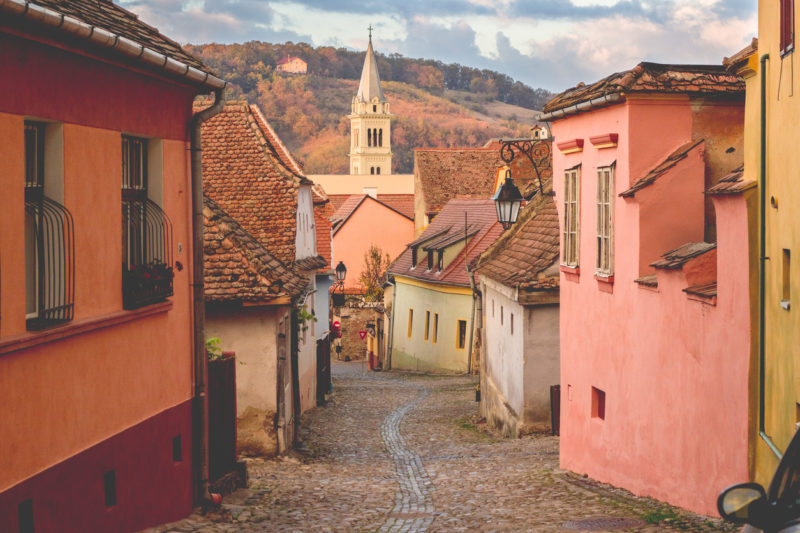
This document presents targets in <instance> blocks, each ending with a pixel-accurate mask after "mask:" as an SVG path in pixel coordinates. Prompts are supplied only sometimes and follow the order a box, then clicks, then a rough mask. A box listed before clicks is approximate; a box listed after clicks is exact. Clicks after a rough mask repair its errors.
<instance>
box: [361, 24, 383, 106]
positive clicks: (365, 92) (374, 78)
mask: <svg viewBox="0 0 800 533" xmlns="http://www.w3.org/2000/svg"><path fill="white" fill-rule="evenodd" d="M376 96H377V97H378V101H379V102H385V101H386V97H385V96H383V89H381V77H380V75H379V74H378V61H377V59H376V58H375V51H374V50H373V49H372V26H370V28H369V46H367V55H366V57H365V58H364V69H363V70H362V71H361V83H360V84H359V86H358V92H357V93H356V100H358V101H360V102H372V99H373V98H375V97H376Z"/></svg>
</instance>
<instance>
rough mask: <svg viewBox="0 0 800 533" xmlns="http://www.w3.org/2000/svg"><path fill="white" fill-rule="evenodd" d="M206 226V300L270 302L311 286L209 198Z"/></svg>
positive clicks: (204, 221)
mask: <svg viewBox="0 0 800 533" xmlns="http://www.w3.org/2000/svg"><path fill="white" fill-rule="evenodd" d="M203 223H204V226H205V231H204V234H203V250H204V252H205V255H204V265H205V269H204V280H205V299H206V301H209V302H232V301H243V302H262V303H268V302H270V301H273V300H275V299H278V298H285V297H289V298H294V297H296V296H298V295H299V294H300V293H301V292H302V291H303V290H304V289H305V288H306V286H307V285H308V280H307V279H305V278H304V277H302V276H300V275H299V274H298V273H296V272H294V271H293V270H292V269H291V268H289V267H287V266H286V265H284V264H283V263H281V262H280V261H279V260H278V259H276V258H275V257H274V256H273V255H272V254H270V253H269V252H268V251H267V249H266V248H264V247H263V246H262V245H261V243H259V242H258V241H257V240H256V239H255V238H254V237H253V236H252V235H250V234H249V233H247V232H246V231H245V230H244V229H242V227H241V226H240V225H239V223H238V222H236V221H235V220H234V219H232V218H231V217H230V216H229V215H228V214H227V213H226V212H225V211H224V210H223V209H222V208H221V207H220V206H219V205H218V204H217V203H216V202H214V201H213V200H211V199H210V198H208V197H206V198H204V201H203Z"/></svg>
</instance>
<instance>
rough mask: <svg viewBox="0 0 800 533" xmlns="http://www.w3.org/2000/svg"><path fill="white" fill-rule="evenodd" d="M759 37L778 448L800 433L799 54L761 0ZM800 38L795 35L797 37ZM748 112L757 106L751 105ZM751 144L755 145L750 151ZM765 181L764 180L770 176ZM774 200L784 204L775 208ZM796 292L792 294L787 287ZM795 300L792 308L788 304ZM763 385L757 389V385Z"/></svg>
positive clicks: (771, 414) (764, 476)
mask: <svg viewBox="0 0 800 533" xmlns="http://www.w3.org/2000/svg"><path fill="white" fill-rule="evenodd" d="M794 9H795V13H794V17H795V20H797V17H798V16H800V4H797V3H795V5H794ZM758 20H759V28H758V29H759V43H758V54H757V58H756V60H757V59H758V58H759V57H761V56H763V55H764V54H769V60H768V61H767V63H766V68H765V70H764V71H762V70H761V67H760V65H759V64H758V63H757V62H756V61H753V65H752V66H753V68H754V69H756V70H757V71H759V72H758V75H757V76H755V77H753V78H752V82H749V83H748V86H747V90H748V93H749V92H750V91H751V90H753V91H754V92H753V95H754V97H753V98H752V99H750V95H748V106H749V107H750V109H753V108H755V110H754V111H752V113H753V115H754V116H753V120H752V121H751V122H750V123H748V125H747V127H748V139H747V143H748V144H749V146H750V147H752V150H753V151H754V152H755V161H756V162H755V165H754V166H752V167H750V169H752V170H748V172H749V173H750V176H751V177H756V176H757V173H758V168H759V167H758V165H759V164H760V157H759V149H760V138H759V135H760V121H758V119H760V100H757V99H756V96H755V95H759V96H760V85H759V84H760V78H761V76H764V77H765V78H766V95H765V98H766V101H767V116H766V120H765V122H766V135H767V148H766V165H767V168H766V197H767V208H766V219H767V220H766V255H767V257H770V260H769V261H767V262H766V266H765V268H766V277H765V283H766V291H765V307H764V317H765V328H766V329H765V339H764V340H765V360H766V367H765V409H766V416H765V420H764V425H765V433H766V434H767V435H769V436H770V437H771V438H772V440H773V441H774V442H775V444H776V446H777V447H778V448H779V449H781V450H785V449H786V446H787V445H788V443H789V441H790V440H791V437H792V436H793V434H794V428H795V423H796V422H798V421H800V420H799V419H800V415H799V414H798V413H800V409H798V407H797V406H798V405H800V356H798V350H797V346H798V345H800V315H799V314H798V311H800V309H798V302H797V295H798V294H800V289H798V287H800V268H798V267H799V266H800V215H798V213H797V209H796V208H795V206H797V205H800V189H798V187H797V168H798V166H800V153H798V150H797V142H796V139H797V135H798V133H799V132H800V102H798V99H797V98H798V97H797V96H796V94H795V92H794V91H793V89H792V88H793V87H796V86H797V80H798V76H797V75H795V71H796V70H797V69H796V66H795V63H796V62H797V60H798V59H797V57H796V56H797V53H796V52H794V53H790V54H786V55H784V56H783V57H781V53H780V40H779V33H778V28H779V27H780V26H779V20H780V16H779V6H778V4H775V5H772V4H771V3H769V2H763V1H762V2H759V9H758ZM795 42H796V41H795ZM748 113H750V111H749V110H748ZM748 150H750V149H748ZM761 186H764V183H763V181H762V182H761ZM772 198H774V199H775V201H776V205H777V207H772V204H771V199H772ZM784 250H787V251H788V253H789V256H790V261H789V263H790V265H789V272H788V284H784V281H783V256H784V254H785V253H786V252H784ZM786 289H788V290H789V297H788V299H787V298H786V297H785V294H784V291H785V290H786ZM782 300H788V303H789V309H788V310H787V309H784V306H781V301H782ZM756 390H757V389H756ZM756 454H757V455H756V464H757V470H756V474H757V475H756V479H757V480H758V481H760V482H762V483H764V482H767V481H768V480H769V478H770V476H771V475H772V472H773V471H774V469H775V467H776V466H777V462H778V460H777V457H775V456H774V455H773V454H772V452H771V451H770V450H769V449H768V448H767V446H766V444H765V443H764V442H763V441H762V440H761V439H758V440H757V448H756Z"/></svg>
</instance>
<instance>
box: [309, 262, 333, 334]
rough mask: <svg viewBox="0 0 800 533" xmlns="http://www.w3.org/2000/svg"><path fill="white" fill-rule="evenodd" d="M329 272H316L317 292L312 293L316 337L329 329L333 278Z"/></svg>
mask: <svg viewBox="0 0 800 533" xmlns="http://www.w3.org/2000/svg"><path fill="white" fill-rule="evenodd" d="M331 277H332V276H331V275H329V274H317V292H316V293H315V294H314V315H315V316H316V317H317V323H316V325H315V328H316V338H317V339H321V338H322V336H323V335H324V334H325V332H326V331H328V330H330V323H329V322H330V318H329V317H330V302H331V296H330V295H331V293H330V290H331V287H332V286H333V280H332V279H331Z"/></svg>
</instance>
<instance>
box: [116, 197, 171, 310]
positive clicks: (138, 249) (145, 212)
mask: <svg viewBox="0 0 800 533" xmlns="http://www.w3.org/2000/svg"><path fill="white" fill-rule="evenodd" d="M122 246H123V261H122V305H123V307H124V308H125V309H136V308H137V307H142V306H144V305H150V304H153V303H156V302H160V301H162V300H164V299H166V298H167V297H169V296H172V293H173V290H172V278H173V272H172V222H170V220H169V217H167V215H166V213H164V211H162V210H161V208H160V207H159V206H158V205H157V204H155V203H154V202H152V201H150V200H145V201H137V200H132V201H124V202H122Z"/></svg>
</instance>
